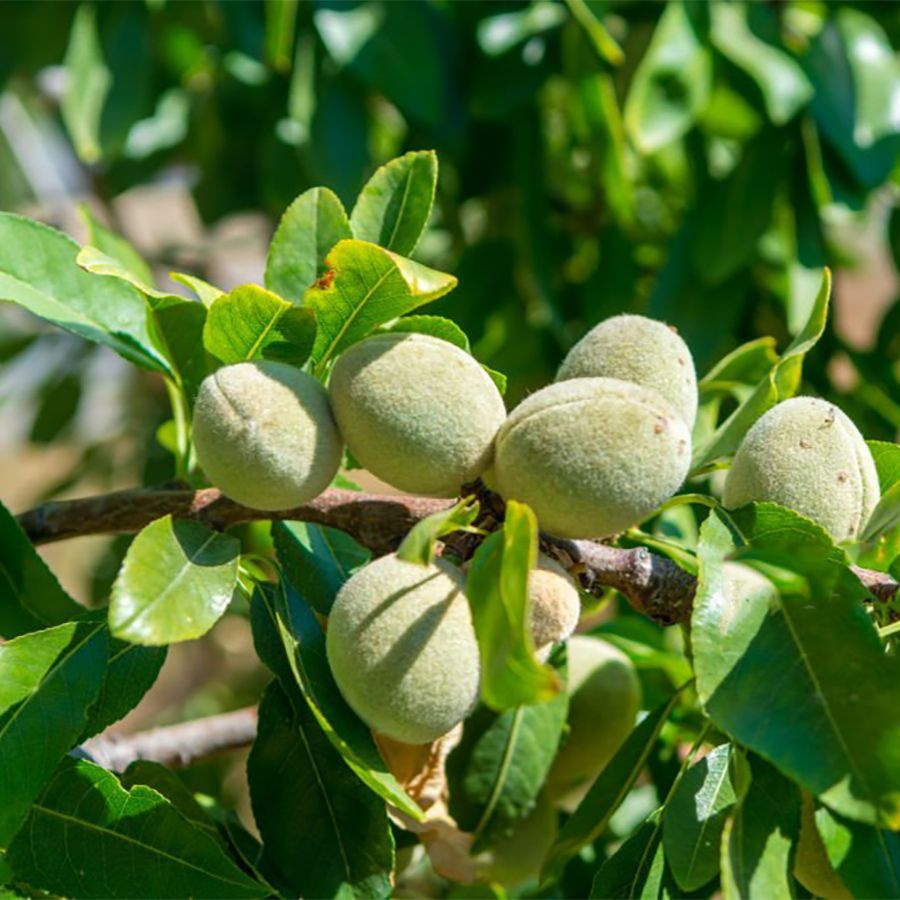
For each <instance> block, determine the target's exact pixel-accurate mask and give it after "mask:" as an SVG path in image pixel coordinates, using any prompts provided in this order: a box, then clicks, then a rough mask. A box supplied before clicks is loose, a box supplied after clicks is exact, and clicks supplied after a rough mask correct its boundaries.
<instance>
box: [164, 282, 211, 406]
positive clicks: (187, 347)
mask: <svg viewBox="0 0 900 900" xmlns="http://www.w3.org/2000/svg"><path fill="white" fill-rule="evenodd" d="M153 318H154V320H155V321H156V327H157V331H158V333H159V336H160V339H161V341H162V343H163V344H164V346H165V351H166V356H167V357H168V359H169V360H170V362H171V363H172V368H173V369H174V371H175V376H176V382H177V383H178V384H179V385H180V386H181V389H182V390H183V391H184V393H185V395H186V396H187V399H188V402H189V403H190V404H191V405H193V403H194V400H195V399H196V397H197V392H198V391H199V390H200V384H201V383H202V381H203V379H204V378H206V376H207V375H208V374H209V372H210V370H211V369H212V368H213V366H212V364H211V361H210V360H209V358H208V356H207V354H206V350H205V348H204V346H203V329H204V327H205V325H206V318H207V312H206V307H204V306H203V304H202V303H197V302H196V301H195V300H187V299H183V298H178V299H176V298H175V297H174V296H172V297H170V298H169V299H168V300H167V302H165V303H161V304H160V305H159V306H157V307H156V308H155V309H154V310H153Z"/></svg>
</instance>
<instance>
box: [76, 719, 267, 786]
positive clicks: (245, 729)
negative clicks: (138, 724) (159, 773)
mask: <svg viewBox="0 0 900 900" xmlns="http://www.w3.org/2000/svg"><path fill="white" fill-rule="evenodd" d="M255 737H256V707H255V706H248V707H246V708H245V709H238V710H236V711H235V712H229V713H222V714H221V715H218V716H207V717H206V718H203V719H194V720H192V721H190V722H181V723H179V724H178V725H169V726H166V727H164V728H152V729H150V730H149V731H138V732H136V733H134V734H124V735H117V734H102V735H98V736H97V737H93V738H91V739H90V740H89V741H85V743H84V744H82V746H81V751H82V752H83V753H84V754H85V755H86V756H87V757H88V758H89V759H91V760H92V761H93V762H95V763H97V765H100V766H103V768H104V769H110V770H112V771H113V772H124V771H125V770H126V769H127V768H128V767H129V766H130V765H131V764H132V763H133V762H137V761H138V760H142V759H143V760H152V761H153V762H158V763H162V764H163V765H164V766H168V767H169V768H170V769H184V768H186V767H187V766H189V765H191V764H193V763H195V762H200V761H201V760H204V759H209V758H211V757H213V756H218V755H219V754H220V753H225V752H226V751H228V750H236V749H238V748H239V747H246V746H249V745H250V744H252V743H253V739H254V738H255Z"/></svg>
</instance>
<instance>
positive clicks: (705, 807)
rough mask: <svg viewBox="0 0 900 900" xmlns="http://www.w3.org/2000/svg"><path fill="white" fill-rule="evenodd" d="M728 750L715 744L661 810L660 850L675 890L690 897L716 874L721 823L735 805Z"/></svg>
mask: <svg viewBox="0 0 900 900" xmlns="http://www.w3.org/2000/svg"><path fill="white" fill-rule="evenodd" d="M731 765H732V748H731V745H730V744H720V745H719V746H718V747H716V748H715V749H714V750H712V751H711V752H710V753H709V754H708V755H707V756H704V757H703V759H701V760H699V761H698V762H695V763H694V764H693V765H692V766H691V767H690V768H689V769H688V770H687V772H685V775H684V778H683V779H682V780H681V781H680V782H679V783H678V785H677V787H676V788H675V790H674V791H673V793H672V796H671V797H670V798H669V801H668V803H667V804H666V812H665V819H664V820H663V846H664V847H665V852H666V861H667V862H668V863H669V866H670V867H671V869H672V874H673V875H674V876H675V880H676V881H677V882H678V885H679V887H680V888H681V889H682V890H685V891H693V890H696V889H697V888H699V887H703V885H704V884H706V883H707V882H708V881H711V880H712V879H713V878H714V877H715V876H716V874H717V873H718V871H719V844H720V842H721V839H722V830H723V829H724V828H725V819H726V817H727V815H728V812H729V810H730V809H731V808H732V807H733V806H734V804H735V801H736V800H737V795H736V794H735V790H734V785H733V784H732V779H731V771H730V770H731Z"/></svg>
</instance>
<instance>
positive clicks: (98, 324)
mask: <svg viewBox="0 0 900 900" xmlns="http://www.w3.org/2000/svg"><path fill="white" fill-rule="evenodd" d="M78 251H79V247H78V244H76V243H75V241H73V240H72V239H71V238H69V237H67V236H66V235H64V234H63V233H62V232H61V231H57V230H56V229H55V228H50V227H49V226H47V225H41V224H40V223H38V222H33V221H31V220H30V219H26V218H24V217H23V216H16V215H13V214H11V213H0V300H11V301H12V302H14V303H18V304H19V305H20V306H23V307H25V309H27V310H28V311H29V312H32V313H34V315H36V316H40V317H41V318H42V319H46V320H47V321H49V322H52V323H53V324H54V325H57V326H59V327H60V328H64V329H65V330H66V331H71V332H72V333H73V334H77V335H78V336H79V337H82V338H85V339H86V340H89V341H94V342H95V343H98V344H105V345H106V346H107V347H111V348H112V349H113V350H115V351H116V352H117V353H118V354H120V355H121V356H124V357H125V359H127V360H128V361H129V362H132V363H134V364H135V365H138V366H142V367H143V368H145V369H152V370H155V371H160V372H168V371H169V365H168V363H167V362H166V360H165V358H164V356H163V355H162V353H161V352H160V350H159V349H158V348H157V347H156V346H155V344H154V342H153V340H152V338H151V337H150V332H149V330H148V327H147V306H146V302H145V301H144V298H143V297H142V296H141V295H140V294H139V293H138V292H137V291H136V290H134V288H132V287H130V286H129V285H127V284H125V283H123V282H122V281H121V280H120V279H118V278H108V277H103V276H98V275H91V274H90V273H88V272H85V271H83V270H82V269H80V268H79V267H78V265H77V263H76V258H77V256H78Z"/></svg>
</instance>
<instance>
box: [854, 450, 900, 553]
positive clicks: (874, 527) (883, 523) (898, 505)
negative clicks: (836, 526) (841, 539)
mask: <svg viewBox="0 0 900 900" xmlns="http://www.w3.org/2000/svg"><path fill="white" fill-rule="evenodd" d="M866 443H867V444H868V445H869V449H870V450H871V451H872V458H873V459H874V460H875V468H876V469H877V470H878V482H879V485H880V487H881V499H880V500H879V501H878V505H877V506H876V507H875V509H873V510H872V515H871V516H869V521H868V522H867V523H866V526H865V528H864V529H863V533H862V535H861V540H864V541H871V540H873V539H874V538H877V537H878V536H879V535H882V534H884V533H885V532H886V531H890V529H891V528H893V527H894V526H895V525H896V524H897V523H898V522H900V444H893V443H890V442H888V441H867V442H866Z"/></svg>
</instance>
